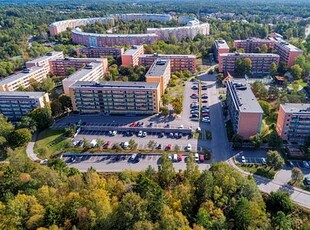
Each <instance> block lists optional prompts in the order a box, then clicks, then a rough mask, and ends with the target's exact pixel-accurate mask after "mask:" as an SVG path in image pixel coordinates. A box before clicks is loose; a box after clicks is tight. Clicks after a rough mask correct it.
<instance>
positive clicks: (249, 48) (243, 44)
mask: <svg viewBox="0 0 310 230" xmlns="http://www.w3.org/2000/svg"><path fill="white" fill-rule="evenodd" d="M263 45H266V46H267V47H268V48H273V47H274V45H275V41H272V40H269V39H260V38H248V39H246V40H235V41H234V47H235V48H236V49H244V51H245V52H246V53H255V52H256V51H257V48H261V47H262V46H263Z"/></svg>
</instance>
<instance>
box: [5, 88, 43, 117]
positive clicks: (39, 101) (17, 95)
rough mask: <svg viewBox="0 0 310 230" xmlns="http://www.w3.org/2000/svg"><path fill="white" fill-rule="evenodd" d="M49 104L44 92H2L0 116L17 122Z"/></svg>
mask: <svg viewBox="0 0 310 230" xmlns="http://www.w3.org/2000/svg"><path fill="white" fill-rule="evenodd" d="M46 103H49V97H48V94H47V93H44V92H18V91H14V92H4V91H1V92H0V114H3V115H4V116H5V117H6V118H7V119H9V120H11V121H17V120H19V119H20V118H22V117H23V116H25V115H26V114H27V113H28V112H30V111H31V110H33V109H36V108H43V107H44V106H45V105H46Z"/></svg>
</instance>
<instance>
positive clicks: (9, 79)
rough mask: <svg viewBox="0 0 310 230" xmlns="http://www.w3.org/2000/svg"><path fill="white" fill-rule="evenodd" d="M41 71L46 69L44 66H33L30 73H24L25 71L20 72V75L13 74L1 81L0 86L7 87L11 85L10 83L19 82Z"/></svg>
mask: <svg viewBox="0 0 310 230" xmlns="http://www.w3.org/2000/svg"><path fill="white" fill-rule="evenodd" d="M41 69H44V67H42V66H33V67H31V68H28V70H29V72H24V71H20V72H18V73H15V74H12V75H10V76H8V77H6V78H4V79H3V80H2V81H0V85H5V84H9V83H12V82H14V81H17V80H19V79H21V78H24V77H26V76H28V75H31V74H33V73H34V72H37V71H39V70H41Z"/></svg>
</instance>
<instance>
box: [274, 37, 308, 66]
mask: <svg viewBox="0 0 310 230" xmlns="http://www.w3.org/2000/svg"><path fill="white" fill-rule="evenodd" d="M274 48H275V50H276V52H277V54H279V55H280V60H281V61H283V62H284V63H285V64H286V65H287V67H288V68H290V67H291V66H292V65H294V64H295V59H296V58H297V57H298V56H299V55H301V54H302V53H303V51H302V50H301V49H298V48H297V47H296V46H293V45H292V44H290V43H288V42H285V41H281V42H277V43H275V46H274Z"/></svg>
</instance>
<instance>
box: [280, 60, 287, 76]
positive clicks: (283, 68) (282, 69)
mask: <svg viewBox="0 0 310 230" xmlns="http://www.w3.org/2000/svg"><path fill="white" fill-rule="evenodd" d="M286 71H287V65H286V63H285V62H283V61H280V63H279V67H278V73H279V74H281V75H283V74H285V73H286Z"/></svg>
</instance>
